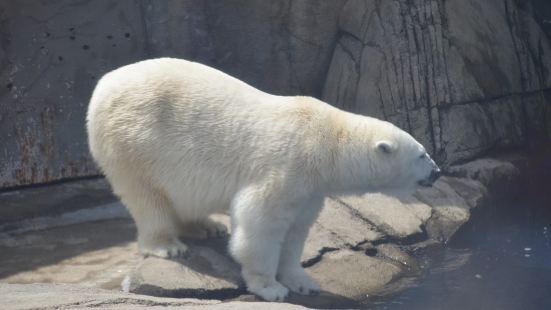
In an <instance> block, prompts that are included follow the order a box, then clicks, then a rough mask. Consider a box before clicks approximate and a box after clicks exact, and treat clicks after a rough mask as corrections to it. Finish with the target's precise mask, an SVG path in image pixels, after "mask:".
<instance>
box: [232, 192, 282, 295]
mask: <svg viewBox="0 0 551 310" xmlns="http://www.w3.org/2000/svg"><path fill="white" fill-rule="evenodd" d="M273 198H276V197H273V194H271V193H270V194H269V193H267V190H266V189H247V190H244V191H242V192H241V193H239V194H238V195H237V196H236V198H235V199H234V201H233V205H232V221H233V231H232V236H231V240H230V252H231V254H232V256H233V257H234V258H235V260H236V261H237V262H239V263H240V264H241V273H242V275H243V279H244V280H245V282H246V285H247V289H248V290H249V292H251V293H253V294H255V295H258V296H260V297H261V298H263V299H264V300H267V301H283V299H284V298H285V297H286V296H287V294H288V292H289V290H288V289H287V288H286V287H285V286H283V285H282V284H280V283H279V282H278V281H277V280H276V272H277V267H278V263H279V257H280V252H281V244H282V243H283V241H284V239H285V235H286V233H287V230H288V229H289V225H290V222H291V218H292V217H293V214H292V212H291V211H290V210H289V209H288V207H287V205H286V204H284V203H282V200H284V199H283V198H281V199H277V198H276V199H273Z"/></svg>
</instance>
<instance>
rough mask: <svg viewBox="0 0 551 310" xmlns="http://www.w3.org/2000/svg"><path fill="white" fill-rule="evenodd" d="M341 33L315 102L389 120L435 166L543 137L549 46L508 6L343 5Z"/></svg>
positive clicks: (550, 82)
mask: <svg viewBox="0 0 551 310" xmlns="http://www.w3.org/2000/svg"><path fill="white" fill-rule="evenodd" d="M339 30H340V31H339V38H338V41H337V46H336V48H335V53H334V55H333V59H332V61H331V66H330V69H329V73H328V75H327V80H326V83H325V87H324V90H323V99H325V100H326V101H327V102H329V103H332V104H334V105H337V106H339V107H342V108H344V109H347V110H351V111H354V112H359V113H362V114H367V115H374V116H377V117H382V118H385V119H387V120H389V121H391V122H393V123H395V124H397V125H398V126H400V127H402V128H404V129H406V130H408V131H410V132H411V133H412V134H413V135H414V136H416V137H417V138H419V139H420V140H421V141H422V142H424V144H425V145H428V146H431V148H432V150H431V151H432V152H434V153H436V155H437V156H436V158H437V159H438V160H439V161H440V162H443V163H453V162H456V161H458V160H464V159H469V158H472V157H474V156H476V155H479V154H480V153H482V152H485V151H487V150H490V149H493V148H496V147H518V146H523V145H525V144H526V143H527V142H529V141H541V140H544V139H545V137H546V136H547V133H546V130H549V125H550V123H549V122H548V121H547V119H548V118H549V117H548V115H549V110H550V109H549V107H548V106H549V103H550V102H549V90H550V87H551V75H550V73H551V71H550V69H551V49H550V44H549V40H548V38H547V37H546V35H545V34H544V33H543V31H542V30H541V28H540V27H539V26H538V24H537V23H536V22H535V21H534V19H533V18H532V17H531V16H530V15H529V14H527V13H526V12H525V11H523V10H520V9H519V8H518V7H517V6H516V4H515V3H514V2H513V1H510V0H488V1H476V0H468V1H466V0H448V1H441V0H429V1H425V0H414V1H401V0H390V1H380V0H367V1H365V0H351V1H347V3H346V5H345V6H344V8H343V10H342V11H341V16H340V19H339ZM546 114H547V116H546Z"/></svg>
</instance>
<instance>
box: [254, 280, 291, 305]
mask: <svg viewBox="0 0 551 310" xmlns="http://www.w3.org/2000/svg"><path fill="white" fill-rule="evenodd" d="M247 289H248V290H249V292H251V293H253V294H255V295H257V296H259V297H260V298H262V299H264V300H266V301H283V300H284V299H285V297H287V295H288V294H289V290H288V289H287V288H286V287H285V286H283V285H281V284H280V283H279V282H276V281H274V282H273V284H270V285H267V286H250V287H248V288H247Z"/></svg>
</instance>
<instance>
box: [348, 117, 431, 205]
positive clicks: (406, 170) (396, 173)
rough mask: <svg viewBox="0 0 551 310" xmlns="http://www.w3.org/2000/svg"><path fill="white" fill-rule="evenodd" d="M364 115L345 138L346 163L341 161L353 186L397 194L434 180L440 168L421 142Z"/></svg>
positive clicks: (427, 184) (407, 191)
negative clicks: (348, 136)
mask: <svg viewBox="0 0 551 310" xmlns="http://www.w3.org/2000/svg"><path fill="white" fill-rule="evenodd" d="M367 119H368V120H367V121H365V122H362V123H363V125H365V126H363V125H360V126H358V127H356V129H355V130H354V134H353V136H354V137H351V139H350V140H349V141H350V143H351V148H349V149H348V152H349V153H350V154H349V156H346V155H345V156H344V157H345V158H344V161H346V162H348V163H344V162H343V163H341V167H345V166H347V169H348V172H347V173H346V174H347V175H348V176H349V177H350V178H349V180H350V181H352V182H354V183H355V184H352V187H353V188H355V189H359V190H363V191H377V192H383V193H389V194H398V195H399V194H402V193H410V192H413V191H415V189H417V188H418V187H426V186H431V185H432V184H433V183H434V182H435V181H436V179H437V178H438V177H439V176H440V174H441V172H440V168H439V167H438V166H437V165H436V163H435V162H434V161H433V160H432V158H431V157H430V155H429V154H428V153H427V151H426V150H425V148H424V147H423V145H421V144H420V143H419V142H417V140H415V139H414V138H413V137H412V136H411V135H410V134H408V133H407V132H405V131H403V130H401V129H399V128H398V127H396V126H394V125H392V124H391V123H388V122H385V121H380V120H376V119H371V118H367Z"/></svg>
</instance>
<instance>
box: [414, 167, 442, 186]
mask: <svg viewBox="0 0 551 310" xmlns="http://www.w3.org/2000/svg"><path fill="white" fill-rule="evenodd" d="M441 175H442V170H440V168H439V167H438V166H436V165H435V168H434V169H432V170H431V172H430V174H429V176H428V177H427V178H426V179H423V180H421V181H419V182H418V183H419V185H421V186H424V187H430V186H432V184H434V182H436V180H438V178H439V177H440V176H441Z"/></svg>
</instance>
